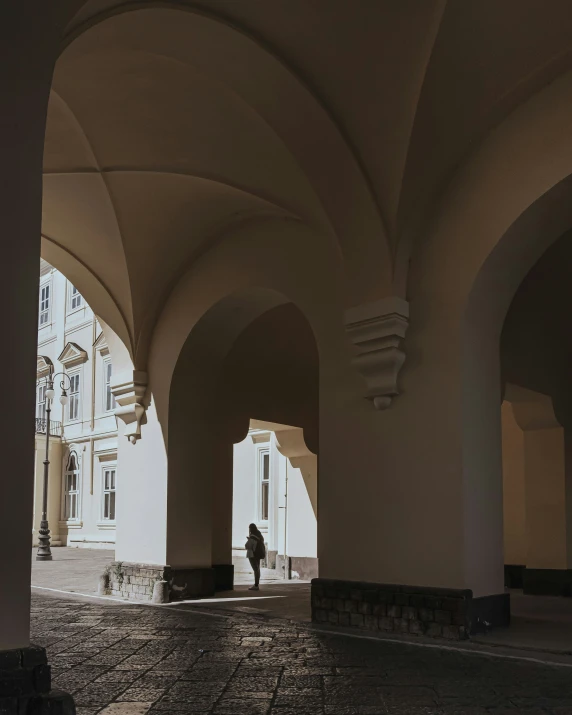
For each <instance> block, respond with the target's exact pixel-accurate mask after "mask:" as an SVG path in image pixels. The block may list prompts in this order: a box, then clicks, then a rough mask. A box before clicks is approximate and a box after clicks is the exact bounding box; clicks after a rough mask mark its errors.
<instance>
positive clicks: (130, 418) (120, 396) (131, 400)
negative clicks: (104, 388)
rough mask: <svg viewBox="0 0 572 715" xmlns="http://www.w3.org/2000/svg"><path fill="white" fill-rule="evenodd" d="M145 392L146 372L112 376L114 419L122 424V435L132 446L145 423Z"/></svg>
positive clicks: (128, 372)
mask: <svg viewBox="0 0 572 715" xmlns="http://www.w3.org/2000/svg"><path fill="white" fill-rule="evenodd" d="M146 390H147V373H146V372H142V371H141V370H129V371H126V372H123V373H119V374H118V375H114V376H113V382H112V385H111V392H112V393H113V396H114V397H115V400H116V402H117V408H116V409H115V417H116V418H117V420H121V421H122V422H123V423H124V425H125V429H124V432H123V434H124V435H125V436H126V437H127V439H128V440H129V441H130V442H132V443H133V444H135V442H137V440H138V439H140V438H141V425H143V424H145V422H146V417H145V404H144V397H145V392H146Z"/></svg>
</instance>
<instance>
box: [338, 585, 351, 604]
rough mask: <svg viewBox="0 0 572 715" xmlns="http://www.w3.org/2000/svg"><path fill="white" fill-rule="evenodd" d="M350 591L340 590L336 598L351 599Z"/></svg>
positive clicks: (347, 589) (346, 589)
mask: <svg viewBox="0 0 572 715" xmlns="http://www.w3.org/2000/svg"><path fill="white" fill-rule="evenodd" d="M349 597H350V590H349V588H340V589H338V590H337V591H336V598H341V599H342V600H344V601H345V600H346V599H349Z"/></svg>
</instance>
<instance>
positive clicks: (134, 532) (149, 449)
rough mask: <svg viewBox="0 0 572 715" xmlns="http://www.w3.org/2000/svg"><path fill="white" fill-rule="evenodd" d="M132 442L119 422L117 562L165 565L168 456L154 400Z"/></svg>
mask: <svg viewBox="0 0 572 715" xmlns="http://www.w3.org/2000/svg"><path fill="white" fill-rule="evenodd" d="M141 435H142V436H141V439H139V440H138V441H137V442H136V443H135V444H133V443H132V442H130V441H129V440H128V439H127V437H126V436H125V435H124V434H123V429H122V423H121V422H120V423H119V434H118V437H117V439H118V449H117V477H118V478H117V535H116V545H115V559H116V561H126V562H129V563H144V564H158V565H161V566H164V565H166V564H167V563H168V562H167V455H166V451H165V442H164V439H163V433H162V430H161V425H160V424H159V421H158V419H157V413H156V412H155V406H154V403H153V402H151V405H150V406H149V408H148V409H147V412H146V424H144V425H143V426H142V428H141Z"/></svg>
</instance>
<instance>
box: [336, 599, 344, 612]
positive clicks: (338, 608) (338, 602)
mask: <svg viewBox="0 0 572 715" xmlns="http://www.w3.org/2000/svg"><path fill="white" fill-rule="evenodd" d="M334 608H335V610H336V611H343V610H344V599H343V598H336V599H335V600H334Z"/></svg>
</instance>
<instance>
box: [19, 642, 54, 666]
mask: <svg viewBox="0 0 572 715" xmlns="http://www.w3.org/2000/svg"><path fill="white" fill-rule="evenodd" d="M47 662H48V658H47V656H46V650H45V648H40V646H37V645H30V646H29V647H28V648H22V667H23V668H35V667H36V666H37V665H46V663H47Z"/></svg>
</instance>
